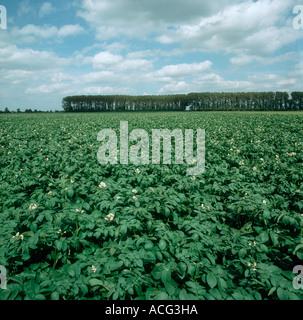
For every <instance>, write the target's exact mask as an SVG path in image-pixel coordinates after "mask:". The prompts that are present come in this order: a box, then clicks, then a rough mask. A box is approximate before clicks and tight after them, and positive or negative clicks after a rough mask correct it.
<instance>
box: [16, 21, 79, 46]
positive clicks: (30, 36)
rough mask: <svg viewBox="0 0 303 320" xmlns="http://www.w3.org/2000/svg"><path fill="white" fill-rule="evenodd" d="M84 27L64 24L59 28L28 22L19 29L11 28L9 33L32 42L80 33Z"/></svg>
mask: <svg viewBox="0 0 303 320" xmlns="http://www.w3.org/2000/svg"><path fill="white" fill-rule="evenodd" d="M83 31H84V28H83V27H81V26H80V25H78V24H76V25H65V26H63V27H61V28H57V27H55V26H47V25H44V26H36V25H33V24H28V25H26V26H25V27H23V28H21V29H19V28H17V27H15V28H13V29H12V31H11V34H12V36H13V37H17V38H19V39H20V40H21V41H24V42H34V41H38V40H39V39H50V38H65V37H69V36H74V35H78V34H81V33H82V32H83Z"/></svg>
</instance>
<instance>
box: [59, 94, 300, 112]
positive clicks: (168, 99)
mask: <svg viewBox="0 0 303 320" xmlns="http://www.w3.org/2000/svg"><path fill="white" fill-rule="evenodd" d="M62 108H63V110H64V111H65V112H99V111H185V110H191V111H239V110H242V111H271V110H272V111H295V110H303V92H292V93H291V94H290V95H289V94H288V93H287V92H220V93H219V92H203V93H189V94H175V95H145V96H128V95H96V96H85V95H84V96H68V97H65V98H63V100H62Z"/></svg>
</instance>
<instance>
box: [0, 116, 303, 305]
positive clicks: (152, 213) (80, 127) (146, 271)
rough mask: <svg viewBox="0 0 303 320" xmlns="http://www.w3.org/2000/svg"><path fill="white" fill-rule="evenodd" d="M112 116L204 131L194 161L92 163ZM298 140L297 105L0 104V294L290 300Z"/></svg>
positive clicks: (300, 249)
mask: <svg viewBox="0 0 303 320" xmlns="http://www.w3.org/2000/svg"><path fill="white" fill-rule="evenodd" d="M120 121H128V125H129V130H131V129H144V130H146V131H147V132H149V133H150V132H151V130H152V129H162V128H167V129H169V130H173V129H176V128H178V129H181V130H182V131H184V130H185V129H193V130H194V131H195V130H197V129H198V128H200V129H205V170H204V172H203V173H202V174H201V175H197V176H191V175H187V174H186V169H187V167H188V165H187V164H186V163H184V164H175V163H174V162H172V164H169V165H166V164H162V163H161V164H158V165H156V164H152V163H150V164H149V165H142V164H139V165H134V164H132V163H130V164H128V165H123V164H120V163H119V162H118V164H115V165H114V164H106V165H101V164H100V163H99V162H98V159H97V152H98V149H99V148H100V146H101V142H100V141H98V140H97V136H98V132H100V130H102V129H112V130H115V131H116V132H117V137H118V144H119V126H120ZM150 137H151V135H150ZM302 137H303V113H300V112H151V113H144V112H134V113H126V112H117V113H41V114H1V115H0V164H1V166H0V265H1V266H3V267H5V269H6V272H7V274H6V289H3V288H2V289H1V288H0V299H1V300H166V299H168V300H302V299H303V290H302V289H303V281H302V279H301V278H300V273H299V274H296V273H294V272H293V270H294V268H295V267H296V266H298V265H301V264H303V263H302V259H303V179H302V178H303V153H302V150H303V140H302ZM173 145H174V143H173V140H172V146H173ZM150 148H151V145H150ZM172 149H173V148H172ZM194 150H195V148H194ZM172 158H174V157H173V156H172ZM117 159H118V160H119V146H118V152H117ZM302 278H303V276H302Z"/></svg>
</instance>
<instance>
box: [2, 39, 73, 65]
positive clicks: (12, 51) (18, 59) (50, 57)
mask: <svg viewBox="0 0 303 320" xmlns="http://www.w3.org/2000/svg"><path fill="white" fill-rule="evenodd" d="M68 64H69V61H68V59H64V58H59V57H58V56H57V55H56V54H54V53H52V52H48V51H37V50H33V49H20V48H18V47H17V46H15V45H10V46H7V47H4V48H0V68H1V69H2V70H25V71H39V70H40V71H41V70H46V69H58V68H62V67H65V66H67V65H68Z"/></svg>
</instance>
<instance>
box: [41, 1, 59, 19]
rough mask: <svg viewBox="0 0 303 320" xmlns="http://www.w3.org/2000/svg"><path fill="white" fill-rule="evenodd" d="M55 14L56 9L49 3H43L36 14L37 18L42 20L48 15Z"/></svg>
mask: <svg viewBox="0 0 303 320" xmlns="http://www.w3.org/2000/svg"><path fill="white" fill-rule="evenodd" d="M54 12H56V8H54V7H53V5H52V4H51V3H50V2H44V3H43V4H42V5H41V7H40V9H39V12H38V16H39V18H43V17H45V16H47V15H49V14H52V13H54Z"/></svg>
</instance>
